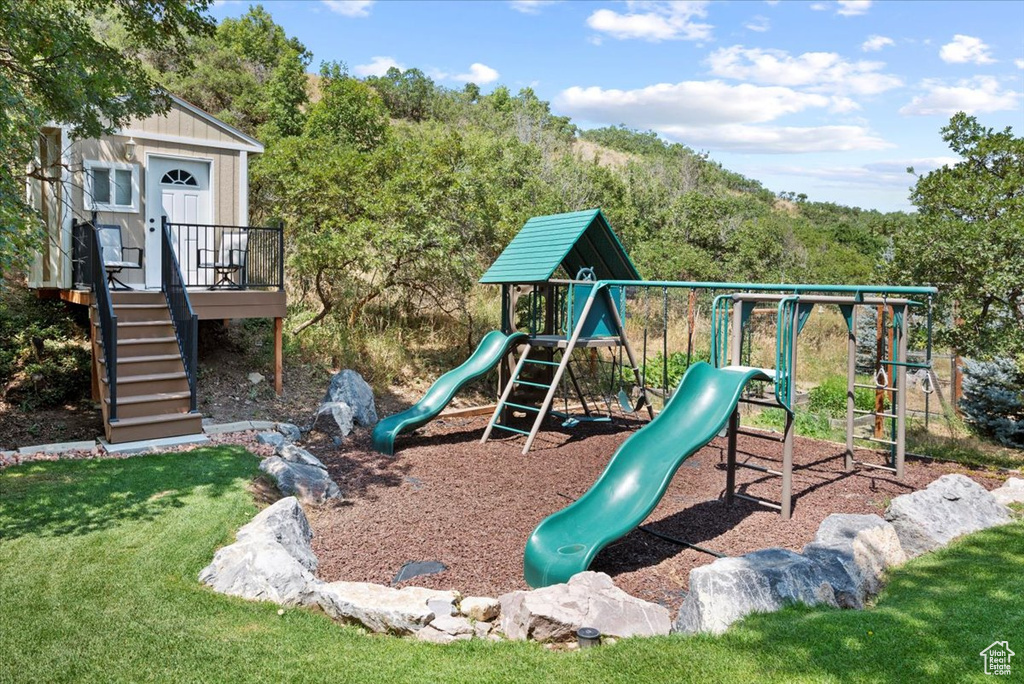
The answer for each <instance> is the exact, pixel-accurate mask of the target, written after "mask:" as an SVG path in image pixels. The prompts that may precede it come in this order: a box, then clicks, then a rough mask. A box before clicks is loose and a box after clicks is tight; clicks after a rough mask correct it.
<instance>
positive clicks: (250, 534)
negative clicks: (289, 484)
mask: <svg viewBox="0 0 1024 684" xmlns="http://www.w3.org/2000/svg"><path fill="white" fill-rule="evenodd" d="M235 538H236V540H237V541H239V542H257V541H259V542H277V543H278V544H280V545H281V546H283V547H284V549H285V551H287V552H288V553H289V554H290V555H291V556H292V558H294V559H295V560H297V561H299V563H301V564H302V566H303V567H305V568H306V569H307V570H309V571H310V572H316V569H317V564H318V563H317V558H316V554H315V553H313V546H312V543H311V542H312V541H313V530H312V529H311V528H310V526H309V520H308V519H307V518H306V513H305V511H303V510H302V506H301V504H299V501H298V499H296V498H295V497H294V496H288V497H285V498H283V499H280V500H279V501H277V502H275V503H274V504H273V505H271V506H268V507H267V508H265V509H263V510H262V511H260V513H259V514H258V515H256V517H255V518H253V519H252V520H250V521H249V522H248V523H246V524H245V525H243V526H242V527H241V529H239V530H238V534H237V535H235Z"/></svg>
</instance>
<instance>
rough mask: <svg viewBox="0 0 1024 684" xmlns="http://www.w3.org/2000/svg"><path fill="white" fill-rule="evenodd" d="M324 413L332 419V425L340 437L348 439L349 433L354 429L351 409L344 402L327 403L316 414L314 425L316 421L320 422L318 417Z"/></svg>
mask: <svg viewBox="0 0 1024 684" xmlns="http://www.w3.org/2000/svg"><path fill="white" fill-rule="evenodd" d="M325 413H329V414H330V415H331V417H332V418H334V424H335V425H337V426H338V430H339V431H340V432H341V436H342V437H348V435H349V433H351V432H352V430H353V429H354V428H355V416H354V414H353V413H352V407H350V406H349V405H348V404H346V403H345V402H343V401H329V402H326V403H324V404H321V406H320V408H319V409H318V410H317V412H316V418H315V419H314V420H313V424H314V425H316V423H317V421H318V420H320V416H322V415H324V414H325Z"/></svg>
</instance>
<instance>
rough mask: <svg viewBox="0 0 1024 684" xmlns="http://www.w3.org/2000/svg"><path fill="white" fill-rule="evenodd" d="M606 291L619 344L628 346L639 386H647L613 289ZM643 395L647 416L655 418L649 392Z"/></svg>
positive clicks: (627, 349) (630, 361)
mask: <svg viewBox="0 0 1024 684" xmlns="http://www.w3.org/2000/svg"><path fill="white" fill-rule="evenodd" d="M604 292H605V295H606V296H607V297H608V304H609V306H608V310H609V311H611V314H612V321H613V322H614V323H615V327H616V328H617V329H618V331H619V344H621V345H622V346H623V347H625V348H626V356H627V357H629V365H630V367H631V368H632V369H633V377H634V379H635V380H636V384H637V387H646V384H645V383H644V381H643V380H642V379H641V378H640V367H639V366H638V365H637V363H636V355H635V354H634V353H633V347H632V346H630V344H629V339H628V338H627V337H626V324H625V323H624V322H623V321H622V317H621V316H620V315H619V311H618V309H617V308H616V306H615V299H614V298H613V297H612V294H611V290H609V289H608V288H605V291H604ZM619 358H620V360H621V358H622V357H621V356H620V357H619ZM620 372H621V370H620ZM642 396H643V401H644V404H646V406H647V417H648V418H650V419H651V420H654V409H653V408H652V407H651V402H650V401H648V400H647V394H643V395H642ZM609 412H610V411H609Z"/></svg>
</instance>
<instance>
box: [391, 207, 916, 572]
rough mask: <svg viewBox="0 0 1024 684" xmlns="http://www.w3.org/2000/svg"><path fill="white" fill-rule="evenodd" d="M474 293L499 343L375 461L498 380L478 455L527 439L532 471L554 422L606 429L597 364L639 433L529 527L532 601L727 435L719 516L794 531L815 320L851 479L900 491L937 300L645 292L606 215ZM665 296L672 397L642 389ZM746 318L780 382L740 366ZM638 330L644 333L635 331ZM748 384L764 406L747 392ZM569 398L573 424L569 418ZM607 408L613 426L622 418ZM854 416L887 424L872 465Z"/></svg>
mask: <svg viewBox="0 0 1024 684" xmlns="http://www.w3.org/2000/svg"><path fill="white" fill-rule="evenodd" d="M480 282H482V283H486V284H494V285H499V286H500V287H501V301H502V322H501V330H497V331H492V332H491V333H489V334H488V335H486V336H485V337H484V339H483V341H482V342H481V343H480V346H479V347H478V348H477V350H476V351H475V352H474V354H473V355H472V356H471V357H470V358H469V359H468V360H467V361H466V362H465V363H464V364H462V365H461V366H459V367H458V368H456V369H454V370H452V371H450V372H448V373H446V374H445V375H444V376H442V377H441V378H440V379H439V380H438V381H437V382H436V383H435V384H434V385H433V386H432V387H431V388H430V390H428V392H427V393H426V395H425V396H424V398H423V399H422V400H421V401H420V402H418V403H417V404H416V405H414V406H413V407H412V408H410V409H409V410H408V411H406V412H403V413H400V414H397V415H395V416H391V417H389V418H387V419H385V420H383V421H381V423H379V424H378V426H377V427H376V429H375V430H374V435H373V444H374V447H375V448H376V449H378V450H379V451H381V452H383V453H389V454H390V453H394V449H395V440H396V438H397V437H398V436H399V435H400V434H401V433H403V432H408V431H410V430H412V429H414V428H416V427H419V426H421V425H423V424H425V423H426V422H428V421H430V420H431V419H433V418H434V417H436V416H437V415H438V414H440V412H441V411H442V409H443V408H444V407H445V406H446V405H447V404H448V402H450V401H451V399H452V397H453V396H454V395H455V393H456V392H457V391H458V390H459V389H460V388H461V387H463V386H464V385H465V384H466V383H468V382H470V381H472V380H474V379H476V378H480V377H481V376H483V375H485V374H487V373H488V372H490V371H491V370H493V369H495V368H496V369H497V370H498V399H497V403H496V404H495V405H494V408H493V412H492V414H491V418H490V420H489V421H488V423H487V426H486V428H485V429H484V431H483V434H482V435H481V442H486V441H487V440H489V439H492V438H493V436H494V435H495V434H496V432H495V431H497V432H500V433H503V434H507V435H511V436H513V437H515V438H522V440H523V441H522V449H521V452H522V455H523V457H524V458H529V457H530V456H529V452H530V449H531V447H532V446H533V444H534V441H535V440H536V439H537V436H538V434H539V433H540V432H541V431H542V430H544V429H545V426H546V425H550V424H551V423H550V421H558V422H559V423H560V424H561V425H562V426H563V427H566V426H571V425H573V424H575V422H577V421H580V420H593V419H608V417H609V416H608V415H603V416H598V415H597V414H598V413H599V412H598V411H597V408H596V406H595V405H594V404H595V403H594V401H593V400H592V397H588V396H587V394H588V392H587V391H586V388H585V387H584V386H583V383H581V378H580V376H581V372H580V370H579V367H580V366H581V365H586V364H588V363H590V364H593V363H594V361H595V360H596V359H597V358H598V356H599V355H600V354H604V356H605V358H606V359H610V363H611V367H612V369H613V370H612V375H613V377H614V379H615V380H616V381H617V382H618V385H619V387H618V392H617V393H616V392H615V391H614V390H615V388H614V387H613V388H610V389H609V390H608V394H612V395H616V394H617V397H616V400H615V401H617V403H618V404H619V405H620V406H621V410H622V411H624V412H626V413H629V414H631V415H634V416H637V417H641V418H643V419H645V420H646V421H647V423H646V425H645V426H643V427H642V428H641V429H639V430H638V431H637V432H635V433H634V434H632V435H631V436H630V437H629V438H628V439H627V440H626V441H625V442H624V443H622V444H621V445H620V446H619V447H618V449H617V450H616V451H615V453H614V454H613V455H612V456H611V459H610V461H609V462H608V464H607V466H606V468H605V470H604V472H603V473H602V474H601V476H600V477H599V478H598V479H597V481H596V482H595V483H594V485H593V486H592V487H590V489H589V490H588V491H586V493H585V494H584V495H583V496H581V497H580V498H579V499H577V500H575V501H573V502H572V503H571V504H570V505H569V506H567V507H566V508H564V509H563V510H561V511H558V512H556V513H554V514H553V515H550V516H548V517H547V518H546V519H544V520H543V521H542V522H540V524H539V525H538V526H537V527H536V529H535V530H534V532H533V534H532V535H531V536H530V538H529V540H528V541H527V544H526V551H525V555H524V574H525V576H526V580H527V582H528V583H529V584H530V585H531V586H535V587H537V586H546V585H549V584H554V583H558V582H564V581H566V580H568V578H569V577H571V576H572V575H574V574H575V573H578V572H580V571H582V570H585V569H586V568H587V567H588V566H589V565H590V563H591V561H592V560H593V559H594V557H595V555H596V554H597V553H598V552H599V551H600V550H601V549H603V548H605V547H606V546H608V545H609V544H611V543H612V542H614V541H615V540H617V539H619V538H621V537H623V536H624V535H626V534H628V533H629V532H630V531H631V530H633V529H634V528H636V527H637V526H639V525H641V524H642V523H643V521H644V520H645V519H646V518H647V517H648V516H649V515H650V513H651V512H652V511H653V510H654V508H655V507H656V506H657V505H658V503H659V502H660V501H661V499H662V497H663V495H664V494H665V491H666V489H667V487H668V486H669V484H670V482H671V481H672V478H673V477H674V476H675V474H676V472H677V470H678V469H679V468H680V466H681V465H682V464H683V462H684V461H685V460H686V459H687V458H689V457H690V456H691V455H693V454H694V453H696V452H697V451H698V450H700V449H701V448H703V447H704V446H705V445H707V444H708V443H710V442H711V441H712V440H713V439H714V438H715V437H716V436H719V435H720V434H721V433H723V431H724V432H725V434H727V437H728V449H727V451H728V456H727V461H726V468H725V470H726V477H725V480H726V482H725V487H724V497H725V501H726V503H727V504H731V502H732V501H733V500H734V499H736V498H741V499H745V500H748V501H751V502H753V503H756V504H757V505H759V506H764V507H768V508H772V509H775V510H777V511H779V513H780V515H781V517H782V519H784V520H788V519H789V518H790V517H791V515H792V508H793V484H792V482H793V467H794V466H793V450H794V436H795V435H794V398H795V387H796V383H795V379H796V378H795V376H796V369H797V348H798V345H797V340H798V337H799V335H800V333H801V331H802V329H803V327H804V324H805V323H806V321H807V318H808V316H809V315H810V313H811V311H812V310H813V308H814V307H822V306H834V307H838V309H839V311H840V312H841V313H842V316H843V319H844V320H845V321H846V326H847V333H848V334H847V339H848V348H847V357H848V365H847V408H846V416H847V421H846V422H847V431H846V432H847V437H846V455H845V468H846V469H847V470H853V469H855V468H857V467H866V468H872V469H880V470H883V471H886V472H888V473H890V474H891V475H893V476H895V477H896V478H902V477H903V475H904V462H905V457H906V444H905V440H906V423H907V416H906V399H905V397H906V394H907V370H908V368H914V369H920V370H925V371H927V372H929V373H931V360H930V349H931V345H930V330H931V326H930V312H931V298H932V297H933V295H934V294H935V292H936V291H935V289H934V288H930V287H895V286H884V285H821V284H763V283H708V282H685V281H647V280H643V279H642V278H641V276H640V274H639V273H638V271H637V269H636V267H635V266H634V265H633V263H632V262H631V260H630V259H629V256H628V254H627V253H626V251H625V249H624V248H623V246H622V244H621V242H620V241H619V240H618V238H617V237H616V236H615V234H614V233H613V232H612V230H611V227H610V226H609V224H608V221H607V220H606V218H605V217H604V215H603V213H602V212H601V211H600V210H599V209H593V210H588V211H580V212H572V213H568V214H558V215H554V216H542V217H535V218H532V219H530V220H529V221H528V222H527V223H526V225H525V226H524V227H523V229H522V230H521V231H520V233H519V234H518V235H517V236H516V237H515V238H514V239H513V240H512V242H511V243H510V244H509V245H508V247H507V248H506V249H505V250H504V251H503V252H502V254H501V255H500V256H499V257H498V259H497V260H496V261H495V262H494V264H493V265H492V266H491V268H490V269H488V271H487V272H486V273H485V274H484V275H483V277H482V278H481V281H480ZM670 293H671V294H672V295H673V296H676V298H677V299H678V296H677V295H678V294H679V293H685V298H686V301H688V302H689V312H688V323H687V352H686V354H687V370H686V373H685V375H684V376H683V377H682V380H681V381H679V382H678V383H677V384H675V386H670V385H671V383H670V382H669V380H668V373H667V370H665V369H663V372H662V382H661V383H660V387H659V386H658V383H657V382H652V381H651V377H652V375H654V376H656V375H657V372H656V369H655V368H654V366H656V365H657V364H656V362H655V361H653V360H652V355H653V354H654V353H655V350H657V351H658V352H659V355H660V360H661V363H662V364H663V365H664V364H666V363H667V358H668V351H669V349H668V339H667V330H668V324H667V323H668V318H669V315H670V314H669V309H670V307H669V298H670ZM698 298H702V299H703V300H704V301H708V302H709V303H710V311H711V333H710V338H711V339H710V340H708V341H707V342H708V344H709V347H708V348H709V349H710V353H709V354H708V355H707V358H697V355H696V354H695V352H694V336H695V331H694V323H693V318H694V316H693V307H694V302H695V301H697V300H698ZM652 301H653V302H654V303H655V304H657V303H659V302H660V303H661V307H660V308H661V309H662V312H663V325H661V326H660V329H657V330H654V331H653V332H652V330H651V329H650V328H651V320H652V317H651V310H652V307H651V303H652ZM860 307H869V308H872V309H876V310H878V311H879V312H880V313H881V316H882V319H883V320H885V321H886V326H887V327H888V328H889V329H890V330H891V339H892V342H891V343H890V344H887V345H885V350H884V354H882V355H880V357H879V358H878V359H877V369H876V373H875V375H874V382H873V383H867V384H865V383H863V382H858V379H857V374H856V370H855V361H856V353H857V339H856V325H855V321H856V314H857V310H858V309H859V308H860ZM654 308H655V309H657V308H659V307H657V306H655V307H654ZM631 309H632V310H633V311H634V312H635V313H631ZM638 309H639V311H637V310H638ZM914 309H920V310H921V311H922V312H923V315H924V316H927V317H928V321H929V324H928V336H929V340H928V352H929V354H928V356H927V357H926V359H925V361H924V362H922V363H916V362H912V361H910V360H909V355H908V338H909V334H908V322H909V319H910V316H911V311H912V310H914ZM755 314H756V315H758V316H759V317H760V318H764V317H765V315H767V316H769V317H774V321H775V326H774V327H775V350H774V353H775V363H774V367H770V368H760V367H753V366H751V365H749V363H745V352H744V350H745V343H746V346H747V349H749V345H750V336H749V327H750V321H751V320H752V318H753V317H754V316H755ZM631 315H636V316H637V318H638V319H639V320H640V321H641V322H642V333H639V334H640V336H641V338H642V341H641V343H640V346H637V344H635V341H631V340H630V339H629V335H628V334H627V328H628V327H629V326H628V325H627V323H626V321H627V320H629V318H630V316H631ZM634 324H635V325H634V326H633V328H634V332H637V331H636V328H637V327H638V325H639V323H637V321H634ZM658 333H660V337H661V339H660V340H659V339H657V338H658V337H659V335H658ZM638 352H639V353H638ZM746 356H749V351H748V352H747V354H746ZM580 357H582V358H580ZM574 368H575V370H574ZM652 370H653V371H654V372H653V373H652V372H650V371H652ZM753 384H756V385H758V386H759V388H760V391H758V392H752V391H750V388H751V385H753ZM858 387H868V388H870V389H873V390H875V391H876V392H877V393H884V394H885V395H886V396H887V397H888V400H887V402H883V403H881V404H880V408H876V409H875V410H873V411H863V410H858V409H857V408H856V406H855V403H854V392H855V390H856V388H858ZM559 394H561V395H562V396H563V397H565V398H566V399H565V400H564V401H563V406H562V410H559V407H558V406H557V401H556V399H557V397H558V396H559ZM568 397H572V398H573V400H574V404H575V406H574V407H575V408H578V410H579V411H581V412H582V413H571V412H570V411H569V406H568ZM606 403H607V404H608V405H609V411H608V412H607V414H610V413H611V412H612V411H611V404H612V403H615V402H614V401H613V400H606ZM741 403H751V404H759V405H762V406H767V407H773V408H776V409H781V410H783V411H785V416H786V420H785V427H784V429H783V430H782V432H781V434H779V433H771V432H764V431H757V430H750V429H744V428H741V427H740V419H739V415H740V414H739V405H740V404H741ZM886 405H888V406H889V408H888V409H886V408H885V407H886ZM861 414H869V415H872V416H874V417H875V418H876V419H880V420H881V421H884V422H885V423H887V424H888V429H887V430H886V432H885V433H884V434H883V435H881V436H878V435H876V436H873V437H871V438H868V439H869V441H871V442H874V443H877V444H879V445H880V446H881V447H882V448H883V449H884V452H885V457H884V460H882V461H881V462H869V461H865V460H863V459H861V460H858V459H857V458H856V457H855V450H854V433H853V423H854V419H855V417H856V416H857V415H861ZM514 415H519V416H528V421H527V422H528V423H529V426H530V427H529V429H525V428H524V427H522V426H520V425H518V424H513V423H514V421H513V420H512V417H513V416H514ZM739 435H744V436H748V437H754V438H758V439H766V440H771V441H774V442H780V443H781V444H782V449H783V458H782V462H781V465H780V466H779V467H775V468H773V467H769V466H766V465H758V464H755V463H748V462H740V461H739V460H738V459H737V457H736V452H737V450H736V441H737V437H738V436H739ZM740 468H750V469H754V470H757V471H759V472H761V473H763V474H765V475H768V476H775V477H777V478H778V480H779V484H780V494H779V497H778V499H777V500H771V499H767V498H763V497H751V496H748V495H746V494H744V493H741V492H738V491H737V489H736V474H737V470H738V469H740ZM679 543H681V544H684V545H687V546H691V547H692V546H694V545H692V544H689V543H687V542H683V541H680V542H679Z"/></svg>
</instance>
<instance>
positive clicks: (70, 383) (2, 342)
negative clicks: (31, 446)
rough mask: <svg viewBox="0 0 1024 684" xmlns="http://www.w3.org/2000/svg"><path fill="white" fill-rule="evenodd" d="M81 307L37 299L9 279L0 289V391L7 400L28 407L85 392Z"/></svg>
mask: <svg viewBox="0 0 1024 684" xmlns="http://www.w3.org/2000/svg"><path fill="white" fill-rule="evenodd" d="M76 309H77V310H76ZM85 311H86V310H85V308H84V307H71V306H70V305H67V304H65V303H63V302H59V301H40V300H37V299H36V298H35V296H33V295H32V293H31V292H29V291H28V290H27V289H25V288H24V287H21V286H19V285H15V284H11V283H8V285H7V286H6V287H5V288H4V289H3V290H0V395H2V396H3V398H4V399H5V400H6V401H8V402H9V403H12V404H17V405H19V406H20V407H21V408H22V409H23V410H32V409H37V408H47V407H51V406H60V405H62V404H66V403H68V402H78V401H80V400H82V399H87V398H88V396H89V383H90V382H91V368H90V364H91V363H92V355H91V353H90V351H89V342H88V337H87V334H88V333H87V330H88V328H87V320H88V319H87V318H86V313H85ZM83 328H84V329H83Z"/></svg>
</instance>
